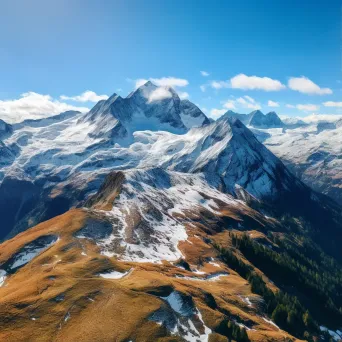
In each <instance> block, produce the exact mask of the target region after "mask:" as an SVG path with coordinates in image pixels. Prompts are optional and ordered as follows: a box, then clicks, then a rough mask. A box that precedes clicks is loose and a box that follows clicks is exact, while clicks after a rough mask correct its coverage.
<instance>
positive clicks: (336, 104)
mask: <svg viewBox="0 0 342 342" xmlns="http://www.w3.org/2000/svg"><path fill="white" fill-rule="evenodd" d="M323 106H324V107H342V102H334V101H327V102H323Z"/></svg>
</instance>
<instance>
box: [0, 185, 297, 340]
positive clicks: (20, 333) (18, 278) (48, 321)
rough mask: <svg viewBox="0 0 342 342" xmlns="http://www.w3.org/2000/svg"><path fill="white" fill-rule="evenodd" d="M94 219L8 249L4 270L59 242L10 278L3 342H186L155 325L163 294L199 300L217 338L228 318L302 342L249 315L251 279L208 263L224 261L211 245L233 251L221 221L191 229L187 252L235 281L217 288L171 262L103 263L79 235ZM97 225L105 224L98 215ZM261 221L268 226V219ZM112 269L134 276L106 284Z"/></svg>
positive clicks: (26, 237)
mask: <svg viewBox="0 0 342 342" xmlns="http://www.w3.org/2000/svg"><path fill="white" fill-rule="evenodd" d="M115 189H116V188H115ZM115 191H116V190H115ZM115 191H114V192H115ZM115 193H116V192H115ZM112 200H113V193H106V194H105V196H104V197H101V201H102V202H101V203H102V204H101V206H100V207H101V208H102V209H107V206H108V203H110V202H111V201H112ZM248 214H250V215H252V214H253V211H248ZM221 215H222V216H225V215H226V216H229V217H232V218H234V219H236V220H239V219H240V218H241V215H242V214H241V213H239V212H238V211H237V210H231V211H229V210H228V209H225V211H224V212H222V213H221ZM91 217H94V214H93V213H92V211H91V210H84V209H73V210H70V211H69V212H67V213H65V214H63V215H60V216H58V217H55V218H53V219H51V220H49V221H47V222H44V223H41V224H39V225H37V226H36V227H34V228H32V229H29V230H27V231H26V232H23V233H21V234H19V235H18V236H16V237H15V238H13V239H11V240H9V241H6V242H4V243H3V244H1V245H0V262H1V263H3V262H5V261H6V260H7V259H8V258H10V257H11V256H12V255H13V254H14V253H15V252H16V251H18V250H19V249H20V248H22V247H23V246H24V245H25V244H27V243H29V242H31V241H33V240H35V239H36V238H38V237H39V236H42V235H47V234H56V235H58V236H59V240H58V242H56V243H55V244H54V245H52V246H51V247H50V248H48V249H47V250H45V251H44V252H43V253H41V254H40V255H39V256H37V257H36V258H34V259H33V260H32V261H31V262H30V263H29V264H27V265H25V266H24V267H22V268H21V269H20V270H18V271H17V272H16V273H15V274H14V275H11V276H9V278H8V279H7V280H6V282H5V286H4V287H1V288H0V341H8V342H12V341H13V342H14V341H15V342H21V341H25V342H31V341H32V342H33V341H34V342H47V341H48V342H51V341H56V342H69V341H70V342H75V341H80V342H94V341H100V342H107V341H108V342H109V341H110V342H113V341H122V342H127V341H129V340H133V341H137V342H140V341H142V342H151V341H161V342H170V341H181V339H180V338H179V337H177V336H170V335H169V333H168V332H167V331H166V330H165V328H163V327H162V326H159V325H158V324H156V323H155V322H152V321H149V320H148V317H149V315H150V314H151V313H152V312H154V311H155V310H157V309H158V308H159V307H160V305H161V304H162V301H161V300H160V299H159V298H158V297H157V296H156V295H155V294H158V293H163V291H165V289H175V290H177V291H180V292H182V293H184V294H188V295H191V296H192V297H193V299H194V301H195V304H196V306H197V308H198V309H199V310H200V312H201V314H202V317H203V319H204V321H205V323H206V325H207V326H208V327H209V328H211V329H212V330H214V329H215V328H216V327H217V326H218V325H219V324H220V322H221V321H222V320H223V319H224V318H225V317H238V319H239V321H240V322H242V323H243V322H244V323H246V324H247V323H248V324H251V325H253V328H254V329H257V331H249V332H248V335H249V337H250V339H251V341H283V339H284V338H290V339H291V340H295V339H293V337H291V336H290V335H288V334H287V333H286V332H284V331H281V330H277V329H275V328H274V327H273V326H271V325H269V324H267V323H266V322H265V321H264V320H263V319H262V318H261V317H260V312H258V309H257V308H254V307H248V306H247V305H246V303H244V302H243V301H242V300H241V298H240V297H239V296H241V295H242V296H249V297H253V296H254V297H257V296H256V295H254V294H252V293H251V290H250V286H249V284H248V282H247V281H246V280H245V279H243V278H241V277H240V276H239V275H238V274H237V273H236V272H234V271H232V270H230V269H229V268H228V267H227V266H225V265H224V264H223V263H220V262H219V261H218V264H219V266H213V265H211V264H209V263H208V262H207V260H208V259H207V258H216V257H217V252H216V251H215V249H214V248H213V247H212V244H210V243H209V242H208V243H206V242H204V239H210V240H211V241H212V242H215V243H218V244H219V245H222V246H224V247H225V248H229V247H231V240H230V237H229V235H228V232H227V231H222V232H219V231H216V230H217V229H216V227H215V220H211V218H210V220H211V221H210V222H213V223H212V225H211V226H210V227H209V226H205V224H204V223H203V222H205V220H209V218H208V217H206V218H205V220H204V221H202V223H196V224H195V223H194V224H188V225H187V226H186V228H187V232H188V236H189V238H188V241H184V242H181V243H180V244H179V248H180V250H181V252H182V254H183V255H184V257H185V259H186V261H187V262H188V263H189V264H191V265H192V267H194V268H197V269H200V270H201V271H203V272H206V273H209V274H210V273H215V272H222V271H225V272H229V275H228V276H224V277H222V278H220V279H219V280H216V281H203V280H202V281H201V280H196V279H187V278H183V279H182V278H177V277H176V276H180V275H183V276H184V277H194V276H196V277H201V275H200V274H195V273H193V272H189V271H185V270H182V269H180V268H177V267H175V266H174V265H173V264H172V263H170V262H163V263H162V264H151V263H135V262H123V261H120V260H117V259H115V258H108V257H106V256H104V255H101V254H100V250H99V248H98V247H97V246H96V245H95V244H94V243H92V242H91V241H90V240H87V239H77V238H75V237H74V233H75V232H76V231H78V230H79V229H81V228H82V227H83V226H84V224H85V222H86V220H87V219H88V218H91ZM96 217H97V219H99V218H100V216H98V215H97V216H96ZM197 218H201V215H199V216H198V217H197ZM258 220H259V221H260V222H262V219H261V218H260V217H258ZM250 233H251V234H252V237H253V238H254V236H255V238H259V239H265V238H266V237H265V236H264V235H263V234H262V233H259V232H258V231H254V230H253V231H250ZM205 241H206V240H205ZM208 241H209V240H208ZM82 253H83V254H84V253H85V254H86V255H83V254H82ZM109 269H115V270H117V271H121V272H124V271H127V270H129V269H131V270H132V272H131V273H130V274H129V275H128V276H126V277H123V278H121V279H116V280H115V279H104V278H101V277H99V276H98V274H99V273H101V272H104V271H106V270H109ZM207 294H210V295H212V297H213V298H214V299H215V301H216V304H217V308H215V309H213V308H210V307H209V305H208V303H207V301H206V296H207ZM58 296H59V297H61V296H62V297H63V300H61V301H58V300H56V297H57V298H58ZM69 315H70V317H69ZM67 317H69V319H67ZM210 341H211V342H223V341H227V338H225V337H223V336H221V335H219V334H216V333H213V334H211V336H210Z"/></svg>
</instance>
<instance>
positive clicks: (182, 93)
mask: <svg viewBox="0 0 342 342" xmlns="http://www.w3.org/2000/svg"><path fill="white" fill-rule="evenodd" d="M177 93H178V96H179V98H180V99H181V100H185V99H188V98H189V97H190V95H189V93H187V92H186V91H178V92H177Z"/></svg>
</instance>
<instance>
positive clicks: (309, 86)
mask: <svg viewBox="0 0 342 342" xmlns="http://www.w3.org/2000/svg"><path fill="white" fill-rule="evenodd" d="M288 86H289V88H290V89H292V90H295V91H299V92H300V93H303V94H309V95H327V94H332V90H331V89H330V88H320V87H319V86H318V85H317V84H316V83H314V82H312V81H311V80H310V79H308V78H307V77H305V76H302V77H291V78H290V79H289V82H288Z"/></svg>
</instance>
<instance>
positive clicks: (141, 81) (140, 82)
mask: <svg viewBox="0 0 342 342" xmlns="http://www.w3.org/2000/svg"><path fill="white" fill-rule="evenodd" d="M147 81H148V80H146V79H145V78H138V79H137V80H135V88H140V87H141V86H142V85H144V84H145V83H146V82H147Z"/></svg>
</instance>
